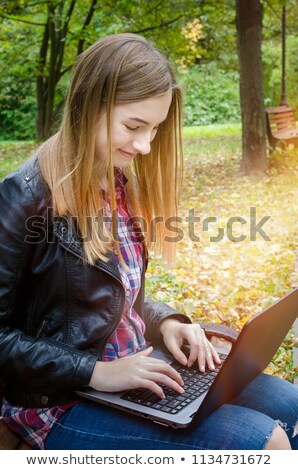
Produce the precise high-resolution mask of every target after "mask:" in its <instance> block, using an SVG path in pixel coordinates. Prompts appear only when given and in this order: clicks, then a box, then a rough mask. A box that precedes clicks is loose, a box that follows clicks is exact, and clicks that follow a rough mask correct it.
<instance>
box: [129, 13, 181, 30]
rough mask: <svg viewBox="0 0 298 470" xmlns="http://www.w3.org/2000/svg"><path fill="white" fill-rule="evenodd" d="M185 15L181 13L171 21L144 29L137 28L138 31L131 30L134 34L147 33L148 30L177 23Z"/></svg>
mask: <svg viewBox="0 0 298 470" xmlns="http://www.w3.org/2000/svg"><path fill="white" fill-rule="evenodd" d="M183 16H184V15H179V16H177V18H175V19H174V20H171V21H167V22H166V23H161V24H159V25H158V26H148V27H147V28H144V29H139V30H136V31H131V32H132V33H134V34H140V33H145V32H147V31H153V30H155V29H159V28H165V27H166V26H169V25H170V24H173V23H175V22H176V21H178V20H179V19H180V18H182V17H183Z"/></svg>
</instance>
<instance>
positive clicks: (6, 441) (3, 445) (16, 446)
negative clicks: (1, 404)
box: [0, 417, 31, 450]
mask: <svg viewBox="0 0 298 470" xmlns="http://www.w3.org/2000/svg"><path fill="white" fill-rule="evenodd" d="M0 450H31V447H29V445H28V444H27V443H26V442H25V441H23V439H22V438H21V437H20V436H18V435H17V434H16V433H14V432H13V431H11V430H10V429H9V428H8V427H7V426H6V424H5V423H4V422H3V420H2V418H1V417H0Z"/></svg>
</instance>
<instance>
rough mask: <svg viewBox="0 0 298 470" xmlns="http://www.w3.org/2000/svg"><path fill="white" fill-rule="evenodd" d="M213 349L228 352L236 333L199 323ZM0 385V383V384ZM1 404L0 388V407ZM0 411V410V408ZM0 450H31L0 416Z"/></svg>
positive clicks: (223, 326) (215, 325)
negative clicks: (216, 348)
mask: <svg viewBox="0 0 298 470" xmlns="http://www.w3.org/2000/svg"><path fill="white" fill-rule="evenodd" d="M200 325H201V327H202V328H203V329H204V330H205V333H206V335H207V337H208V338H209V339H210V341H211V342H212V344H213V345H214V346H215V347H218V348H222V349H227V350H229V349H230V348H231V346H232V343H233V342H235V341H236V339H237V337H238V334H239V333H238V332H237V331H235V330H234V329H233V328H230V327H228V326H225V325H222V324H220V323H200ZM0 385H1V383H0ZM1 402H2V397H1V387H0V405H1ZM0 410H1V408H0ZM0 450H31V447H29V445H28V444H27V443H26V442H25V441H24V440H23V439H22V438H21V437H20V436H18V435H17V434H16V433H14V432H13V431H11V429H9V428H8V426H6V424H5V423H4V422H3V420H2V417H1V416H0Z"/></svg>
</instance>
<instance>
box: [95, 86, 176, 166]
mask: <svg viewBox="0 0 298 470" xmlns="http://www.w3.org/2000/svg"><path fill="white" fill-rule="evenodd" d="M171 101H172V92H171V90H168V91H167V92H166V93H163V94H161V95H157V96H154V97H152V98H148V99H146V100H143V101H137V102H133V103H125V104H117V105H116V106H115V107H114V110H113V122H112V129H111V137H112V153H113V162H114V166H116V167H120V168H121V167H122V168H123V167H127V166H129V165H130V163H131V162H132V160H133V159H134V158H135V157H136V156H137V155H140V154H142V155H146V154H147V153H149V152H150V144H151V142H152V140H153V139H154V137H155V135H156V132H157V129H158V126H159V124H160V123H161V122H162V121H164V120H165V119H166V117H167V115H168V112H169V108H170V104H171ZM95 150H96V155H97V156H98V157H99V158H102V159H104V160H106V159H107V158H108V140H107V116H106V113H103V115H102V116H101V119H100V121H99V126H98V132H97V135H96V140H95Z"/></svg>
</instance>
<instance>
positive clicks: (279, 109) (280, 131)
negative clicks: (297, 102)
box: [265, 106, 298, 148]
mask: <svg viewBox="0 0 298 470" xmlns="http://www.w3.org/2000/svg"><path fill="white" fill-rule="evenodd" d="M265 112H266V128H267V137H268V141H269V145H270V147H271V148H275V147H277V146H281V147H285V146H287V145H289V144H292V145H294V146H295V147H296V146H297V147H298V128H297V127H296V120H295V113H294V110H293V108H290V107H289V106H275V107H271V108H266V109H265Z"/></svg>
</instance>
